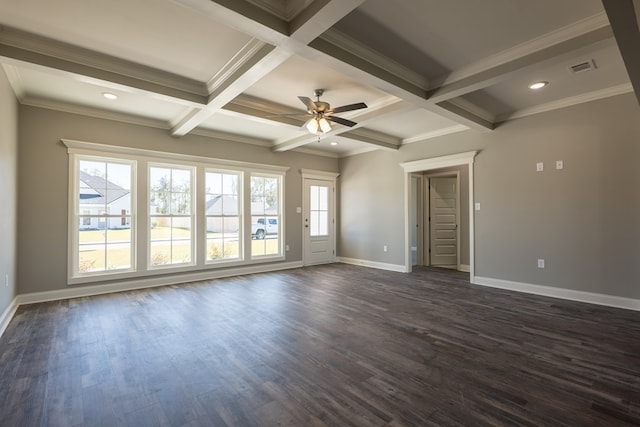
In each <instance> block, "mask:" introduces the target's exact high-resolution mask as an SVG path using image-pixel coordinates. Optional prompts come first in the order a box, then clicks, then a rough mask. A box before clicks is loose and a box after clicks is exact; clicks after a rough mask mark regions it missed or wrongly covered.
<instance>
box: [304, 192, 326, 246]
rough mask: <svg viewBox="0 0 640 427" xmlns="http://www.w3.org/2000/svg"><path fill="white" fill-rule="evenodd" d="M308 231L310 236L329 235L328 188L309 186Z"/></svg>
mask: <svg viewBox="0 0 640 427" xmlns="http://www.w3.org/2000/svg"><path fill="white" fill-rule="evenodd" d="M309 233H310V235H311V236H312V237H317V236H328V235H329V188H328V187H326V186H317V185H311V186H310V188H309Z"/></svg>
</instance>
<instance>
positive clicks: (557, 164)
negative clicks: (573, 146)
mask: <svg viewBox="0 0 640 427" xmlns="http://www.w3.org/2000/svg"><path fill="white" fill-rule="evenodd" d="M562 168H564V162H563V161H562V160H556V169H557V170H560V169H562Z"/></svg>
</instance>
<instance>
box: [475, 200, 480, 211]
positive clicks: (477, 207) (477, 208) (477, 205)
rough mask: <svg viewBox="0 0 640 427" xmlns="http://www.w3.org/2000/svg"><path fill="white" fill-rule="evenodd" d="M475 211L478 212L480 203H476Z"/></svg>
mask: <svg viewBox="0 0 640 427" xmlns="http://www.w3.org/2000/svg"><path fill="white" fill-rule="evenodd" d="M476 210H477V211H479V210H480V202H477V203H476Z"/></svg>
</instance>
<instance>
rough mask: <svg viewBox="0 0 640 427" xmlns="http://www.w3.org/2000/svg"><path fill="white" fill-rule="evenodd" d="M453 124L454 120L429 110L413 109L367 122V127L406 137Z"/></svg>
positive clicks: (401, 137) (402, 137)
mask: <svg viewBox="0 0 640 427" xmlns="http://www.w3.org/2000/svg"><path fill="white" fill-rule="evenodd" d="M455 125H456V123H455V122H454V121H452V120H449V119H446V118H444V117H441V116H438V115H437V114H433V113H432V112H430V111H427V110H424V109H415V110H412V111H408V112H402V113H399V114H393V115H389V116H388V117H384V118H381V119H378V120H375V121H374V122H373V123H368V124H367V128H368V129H372V130H375V131H378V132H382V133H385V134H388V135H394V136H397V137H398V138H400V139H406V138H412V137H415V136H417V135H422V134H425V133H428V132H433V131H436V130H442V129H446V128H450V127H452V126H455Z"/></svg>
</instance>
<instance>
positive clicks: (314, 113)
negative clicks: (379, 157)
mask: <svg viewBox="0 0 640 427" xmlns="http://www.w3.org/2000/svg"><path fill="white" fill-rule="evenodd" d="M313 93H314V94H315V96H316V101H315V102H314V101H312V100H311V98H309V97H306V96H299V97H298V99H299V100H300V101H302V103H303V104H304V105H305V106H306V107H307V114H304V115H305V116H306V117H311V118H310V119H309V120H307V122H306V123H305V124H304V126H303V127H305V128H307V130H308V131H309V132H311V133H312V134H314V135H317V134H318V132H322V133H327V132H329V131H330V130H331V125H330V124H329V122H330V121H331V122H334V123H339V124H341V125H344V126H348V127H353V126H355V125H357V123H356V122H354V121H352V120H347V119H343V118H342V117H336V116H334V114H335V113H344V112H345V111H353V110H360V109H362V108H367V104H365V103H364V102H358V103H356V104H349V105H343V106H340V107H336V108H331V105H329V103H328V102H324V101H320V97H321V96H322V94H323V93H324V89H316V90H315V91H314V92H313Z"/></svg>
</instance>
